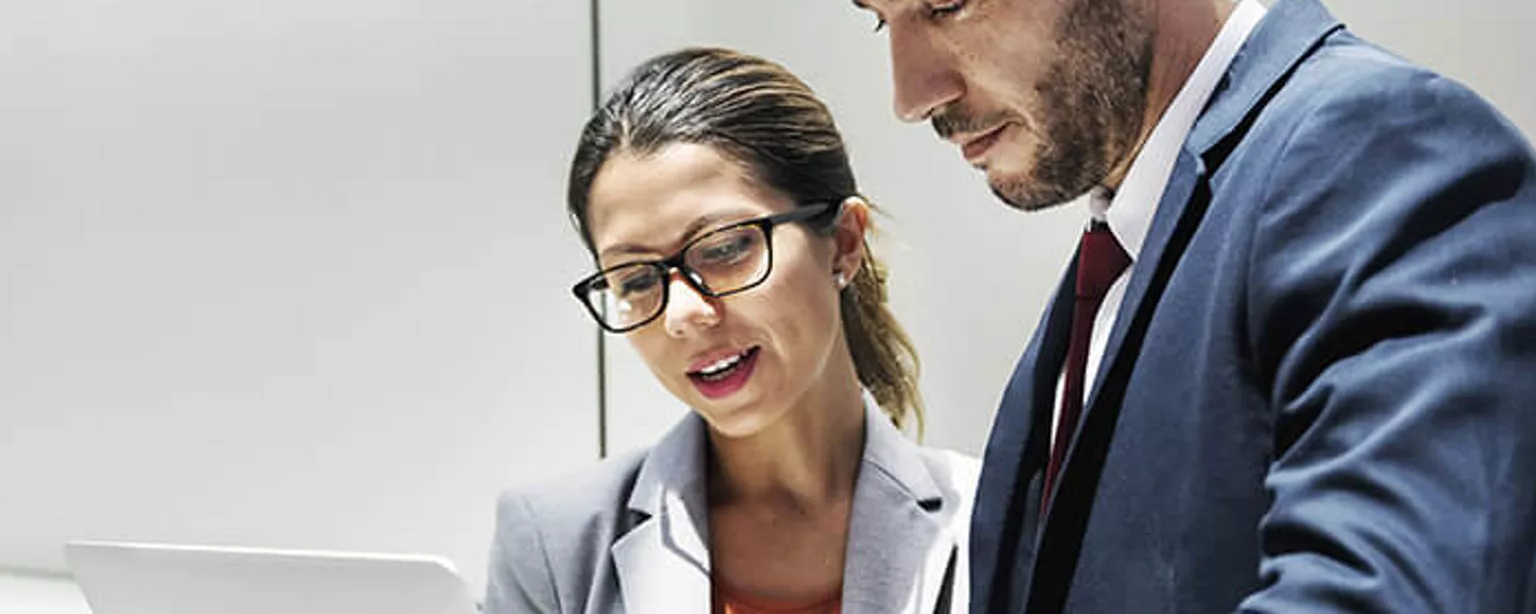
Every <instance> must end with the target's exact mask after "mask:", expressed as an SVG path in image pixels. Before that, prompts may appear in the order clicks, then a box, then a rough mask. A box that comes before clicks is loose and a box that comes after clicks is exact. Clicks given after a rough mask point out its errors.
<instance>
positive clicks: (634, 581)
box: [610, 414, 711, 614]
mask: <svg viewBox="0 0 1536 614" xmlns="http://www.w3.org/2000/svg"><path fill="white" fill-rule="evenodd" d="M705 428H706V427H705V426H704V423H703V420H701V419H700V418H699V417H698V416H696V415H692V414H690V415H688V416H687V417H686V418H684V419H683V421H682V422H681V423H679V424H678V425H677V426H676V427H674V428H673V429H672V431H671V432H669V433H668V434H667V435H666V436H664V437H663V438H662V439H661V441H659V442H657V444H656V446H655V447H654V448H652V449H651V452H650V454H648V455H647V456H646V459H645V464H644V465H643V466H641V468H640V474H639V476H638V477H637V478H636V479H635V486H634V489H633V490H632V491H631V493H630V499H629V509H630V512H631V513H633V514H635V515H636V516H637V517H639V518H640V519H641V520H640V522H639V524H637V525H636V526H635V528H633V529H631V530H630V531H629V532H628V533H625V534H624V536H623V537H620V538H619V539H618V540H617V541H615V542H614V544H613V546H612V547H611V548H610V553H611V554H612V556H613V562H614V567H615V568H616V570H617V573H618V577H619V589H620V590H621V591H622V592H623V596H624V606H625V611H627V612H628V613H629V614H676V613H684V614H689V613H692V614H707V613H708V612H709V611H710V586H711V585H710V572H709V547H708V543H709V541H708V535H709V515H708V509H709V508H708V505H707V502H706V501H705V490H704V489H705V485H706V483H705V481H704V475H705V472H704V442H705V437H706V433H705V431H704V429H705Z"/></svg>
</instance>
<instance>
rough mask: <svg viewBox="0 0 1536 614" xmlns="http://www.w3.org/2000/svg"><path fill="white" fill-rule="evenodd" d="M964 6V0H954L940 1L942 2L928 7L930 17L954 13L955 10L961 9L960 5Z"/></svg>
mask: <svg viewBox="0 0 1536 614" xmlns="http://www.w3.org/2000/svg"><path fill="white" fill-rule="evenodd" d="M963 6H965V2H964V0H956V1H954V2H944V3H940V4H934V5H930V6H929V7H928V16H929V17H943V16H945V15H948V14H950V13H954V12H955V11H958V10H960V7H963Z"/></svg>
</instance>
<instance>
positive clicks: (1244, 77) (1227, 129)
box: [1028, 0, 1343, 612]
mask: <svg viewBox="0 0 1536 614" xmlns="http://www.w3.org/2000/svg"><path fill="white" fill-rule="evenodd" d="M1342 27H1343V26H1342V25H1341V24H1339V23H1338V21H1337V20H1335V19H1334V18H1333V16H1332V15H1330V14H1328V12H1327V10H1326V9H1325V8H1323V6H1322V5H1321V4H1320V3H1318V2H1317V1H1316V0H1283V1H1281V2H1279V3H1278V4H1276V5H1275V7H1274V8H1273V9H1272V10H1271V11H1270V12H1269V14H1268V15H1267V16H1266V17H1265V19H1264V21H1263V22H1261V23H1260V24H1259V26H1258V28H1257V29H1255V31H1254V32H1253V34H1252V35H1251V36H1250V37H1249V39H1248V42H1247V43H1246V44H1245V45H1244V48H1243V49H1242V50H1241V51H1239V53H1238V56H1237V57H1236V58H1235V59H1234V60H1233V64H1232V66H1231V67H1229V68H1228V70H1227V77H1226V85H1225V86H1224V89H1218V91H1217V92H1216V94H1215V95H1214V96H1213V98H1212V100H1211V101H1210V102H1209V103H1208V104H1207V106H1206V110H1205V112H1204V113H1202V115H1201V117H1200V119H1198V120H1197V121H1196V122H1195V125H1194V126H1193V127H1192V129H1191V131H1190V135H1189V137H1188V139H1186V141H1185V146H1184V148H1183V149H1181V150H1180V152H1179V158H1178V161H1177V162H1176V163H1175V164H1174V168H1173V174H1172V176H1171V177H1170V178H1169V182H1168V186H1167V188H1166V189H1165V190H1164V193H1163V196H1162V199H1161V200H1160V202H1159V203H1158V208H1157V213H1156V214H1155V215H1154V217H1153V221H1152V226H1151V228H1150V229H1149V231H1148V234H1147V239H1146V242H1145V243H1143V245H1142V254H1141V255H1140V256H1139V257H1138V259H1137V264H1136V266H1135V267H1134V268H1133V269H1132V275H1131V280H1130V285H1129V286H1127V288H1126V294H1125V299H1124V302H1123V303H1122V305H1121V308H1120V315H1119V317H1118V318H1116V321H1115V327H1114V329H1113V330H1112V331H1111V333H1110V337H1109V342H1108V345H1107V347H1106V348H1105V352H1104V357H1103V360H1102V361H1101V362H1100V367H1099V373H1098V377H1097V379H1096V385H1095V389H1094V390H1093V391H1092V392H1091V394H1090V396H1089V398H1088V403H1087V404H1086V405H1085V406H1084V416H1083V419H1082V422H1081V426H1080V427H1079V431H1078V432H1077V434H1076V435H1075V436H1074V437H1073V439H1072V444H1071V447H1070V448H1069V449H1068V456H1067V461H1066V464H1065V465H1064V466H1063V467H1062V479H1061V480H1060V481H1059V483H1058V485H1057V489H1056V492H1055V493H1054V494H1053V495H1052V499H1051V500H1052V503H1051V509H1050V510H1049V511H1048V514H1047V517H1046V519H1045V530H1044V531H1042V532H1041V536H1040V543H1039V544H1038V546H1037V553H1038V555H1037V556H1036V557H1035V563H1036V564H1035V566H1034V570H1033V572H1032V573H1031V574H1030V578H1031V579H1030V587H1031V590H1030V591H1029V593H1028V594H1029V604H1028V611H1030V612H1057V611H1060V610H1061V608H1063V607H1064V606H1065V604H1066V599H1067V595H1068V589H1069V588H1070V586H1071V581H1072V573H1073V570H1074V569H1075V568H1076V565H1077V555H1078V550H1079V548H1080V547H1081V544H1082V537H1083V533H1084V531H1085V530H1086V529H1087V523H1088V518H1089V516H1090V513H1091V511H1092V503H1093V496H1094V491H1095V490H1096V488H1097V485H1098V479H1099V475H1100V472H1101V470H1102V469H1103V464H1104V461H1105V458H1106V456H1107V454H1108V451H1109V446H1110V440H1111V438H1112V435H1113V433H1114V428H1115V423H1116V421H1117V420H1118V418H1119V411H1120V406H1121V401H1122V399H1123V396H1124V394H1125V385H1126V383H1127V381H1128V380H1129V379H1130V373H1131V369H1132V367H1133V366H1134V364H1135V359H1136V355H1137V354H1139V353H1140V347H1141V343H1142V341H1143V338H1144V335H1145V332H1146V328H1147V326H1148V324H1149V322H1150V320H1151V316H1152V313H1153V312H1154V311H1155V309H1156V305H1157V303H1158V301H1159V299H1160V297H1161V295H1162V292H1163V289H1164V288H1165V287H1166V284H1167V282H1168V279H1169V278H1170V277H1171V276H1172V274H1173V271H1174V267H1175V265H1176V264H1177V263H1178V261H1179V259H1180V258H1181V257H1182V255H1183V252H1184V249H1185V247H1187V245H1188V243H1189V241H1190V239H1191V238H1192V237H1193V235H1194V233H1195V231H1196V230H1197V229H1198V227H1199V224H1200V221H1201V219H1202V218H1203V217H1204V215H1205V208H1206V206H1207V205H1209V204H1210V192H1209V184H1208V177H1209V176H1210V174H1211V173H1212V172H1213V171H1212V170H1211V169H1213V168H1216V167H1219V166H1220V164H1221V162H1222V161H1224V159H1225V154H1226V152H1228V151H1230V149H1231V147H1232V143H1234V142H1235V140H1236V139H1238V138H1240V137H1241V134H1242V132H1243V131H1244V129H1245V126H1247V125H1249V121H1250V119H1251V117H1252V116H1253V114H1255V113H1257V112H1258V111H1259V110H1260V109H1262V108H1263V105H1264V102H1265V101H1266V100H1267V99H1268V96H1269V95H1270V94H1271V93H1272V92H1273V91H1274V90H1275V89H1277V88H1278V87H1279V85H1280V84H1281V83H1282V82H1283V81H1284V80H1285V78H1286V77H1287V76H1288V75H1289V74H1290V72H1291V71H1292V70H1293V69H1294V68H1295V67H1296V65H1297V64H1299V63H1300V62H1301V61H1302V60H1304V59H1305V58H1306V57H1307V56H1308V55H1309V54H1310V53H1311V52H1312V50H1313V49H1315V48H1316V47H1317V45H1318V44H1319V43H1320V42H1321V41H1322V40H1323V39H1324V38H1326V37H1327V36H1329V35H1330V34H1332V33H1333V32H1335V31H1337V30H1339V29H1340V28H1342ZM1224 144H1225V145H1224ZM1208 165H1209V166H1208ZM1035 589H1038V590H1035Z"/></svg>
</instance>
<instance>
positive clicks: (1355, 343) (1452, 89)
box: [971, 0, 1536, 614]
mask: <svg viewBox="0 0 1536 614" xmlns="http://www.w3.org/2000/svg"><path fill="white" fill-rule="evenodd" d="M1072 276H1073V271H1070V270H1069V271H1068V272H1067V275H1066V279H1068V280H1070V279H1072ZM1064 287H1065V288H1068V289H1070V286H1064ZM1071 300H1072V296H1071V292H1070V291H1060V290H1059V291H1058V292H1057V297H1056V299H1055V300H1054V301H1053V304H1052V305H1051V306H1050V308H1049V309H1048V311H1047V313H1046V315H1045V316H1044V319H1043V321H1042V324H1041V326H1040V327H1039V328H1037V329H1036V332H1035V335H1034V338H1033V339H1032V340H1031V341H1030V344H1029V346H1028V349H1027V351H1026V352H1025V354H1024V356H1023V358H1022V359H1021V361H1020V362H1019V365H1018V368H1017V370H1016V371H1015V372H1014V374H1013V377H1012V380H1011V381H1010V382H1009V384H1008V389H1007V392H1006V393H1005V395H1004V398H1003V401H1002V407H1001V409H1000V411H999V413H998V415H997V418H996V422H995V424H994V426H993V430H992V435H991V439H990V441H989V442H988V444H987V450H986V457H985V465H984V468H983V470H982V476H981V481H980V486H979V489H978V494H977V501H976V509H975V515H974V517H973V520H972V533H971V537H972V557H973V558H972V573H973V583H972V599H973V601H972V612H973V613H975V614H982V613H991V612H1009V613H1012V612H1029V613H1031V614H1044V613H1050V612H1079V613H1090V612H1091V613H1098V612H1103V613H1116V614H1118V613H1138V614H1139V613H1170V614H1172V613H1178V614H1190V613H1202V612H1230V611H1243V612H1277V613H1278V612H1286V613H1292V612H1325V611H1326V612H1391V613H1409V612H1455V613H1458V614H1464V613H1472V612H1536V162H1533V155H1532V151H1531V148H1530V145H1529V143H1528V142H1527V141H1525V140H1524V139H1523V138H1522V137H1521V136H1520V134H1519V132H1518V131H1517V130H1516V129H1515V128H1514V127H1513V126H1511V125H1510V124H1509V123H1508V122H1507V121H1506V120H1504V119H1503V118H1501V117H1500V116H1499V115H1498V114H1497V113H1496V112H1495V111H1494V110H1493V109H1492V108H1490V107H1489V105H1487V104H1486V103H1485V102H1484V101H1482V100H1481V99H1479V98H1478V97H1477V96H1476V95H1474V94H1472V93H1471V92H1469V91H1468V90H1467V89H1466V88H1464V87H1462V86H1460V85H1458V84H1456V83H1453V82H1451V81H1448V80H1446V79H1444V78H1442V77H1439V76H1437V75H1435V74H1432V73H1430V72H1428V71H1426V70H1424V69H1422V68H1419V67H1416V66H1413V65H1411V64H1409V63H1407V62H1405V61H1403V60H1402V59H1399V58H1397V57H1395V56H1393V55H1391V54H1389V53H1387V52H1385V51H1382V50H1381V49H1378V48H1375V47H1372V46H1370V45H1368V44H1366V43H1364V42H1363V41H1361V40H1359V39H1358V38H1356V37H1354V36H1353V35H1352V34H1350V33H1349V32H1348V31H1346V30H1345V29H1344V28H1343V26H1342V25H1340V24H1339V23H1338V22H1337V21H1336V20H1335V19H1334V18H1333V17H1332V16H1331V15H1329V14H1328V12H1327V11H1326V10H1325V9H1324V8H1323V7H1322V6H1321V5H1320V4H1318V3H1317V2H1316V1H1315V0H1283V1H1282V2H1280V3H1279V4H1278V5H1277V6H1276V7H1275V8H1274V9H1272V10H1271V11H1270V13H1269V15H1268V16H1267V17H1266V18H1265V20H1264V21H1263V22H1262V23H1261V24H1260V25H1259V27H1258V29H1257V30H1255V32H1254V33H1253V34H1252V36H1251V37H1250V38H1249V40H1248V43H1247V44H1246V45H1245V46H1244V48H1243V50H1242V51H1241V52H1240V53H1239V54H1238V56H1237V58H1236V60H1235V61H1234V62H1233V64H1232V66H1231V68H1230V69H1229V71H1228V73H1227V74H1226V76H1225V77H1224V79H1223V81H1222V82H1221V84H1220V85H1219V86H1218V88H1217V91H1216V93H1215V94H1214V96H1213V97H1212V99H1211V101H1210V103H1209V104H1208V105H1207V107H1206V108H1205V110H1204V111H1203V113H1202V115H1201V116H1200V119H1199V120H1198V121H1197V123H1196V124H1195V126H1194V128H1193V131H1192V132H1191V134H1190V136H1189V138H1188V140H1187V141H1186V142H1185V144H1184V147H1183V150H1182V152H1181V153H1180V155H1179V159H1178V161H1177V163H1176V165H1175V168H1174V171H1173V175H1172V178H1171V180H1170V182H1169V184H1168V188H1167V191H1166V192H1165V194H1164V196H1163V198H1162V200H1161V202H1160V205H1159V206H1158V210H1157V214H1156V216H1155V217H1154V219H1153V222H1152V226H1151V230H1150V232H1149V235H1148V237H1147V241H1146V243H1145V245H1144V247H1143V249H1142V252H1141V254H1140V257H1139V258H1138V260H1137V263H1136V266H1135V268H1134V270H1133V271H1132V274H1131V279H1130V282H1129V286H1128V290H1127V293H1126V298H1125V302H1124V304H1123V305H1122V307H1121V311H1120V316H1119V319H1118V321H1117V322H1116V324H1115V327H1114V329H1113V330H1112V331H1111V333H1110V340H1109V346H1108V349H1107V351H1106V353H1105V355H1104V360H1103V363H1102V366H1101V371H1100V372H1099V375H1098V384H1097V388H1096V390H1094V391H1092V392H1091V394H1090V398H1089V401H1088V404H1087V408H1086V414H1085V416H1084V418H1083V423H1082V426H1081V428H1080V430H1079V432H1078V433H1077V434H1076V436H1075V438H1074V439H1073V443H1072V445H1071V448H1070V449H1069V453H1068V454H1069V457H1068V461H1067V463H1066V465H1065V467H1064V469H1063V477H1062V479H1061V481H1060V483H1059V486H1058V487H1057V490H1056V492H1055V493H1054V494H1053V496H1052V501H1053V503H1052V509H1051V510H1050V512H1049V515H1048V516H1046V517H1045V518H1044V519H1041V518H1040V517H1039V513H1038V508H1039V502H1040V498H1041V497H1040V495H1041V493H1040V488H1041V481H1042V480H1041V473H1042V469H1043V468H1044V467H1045V464H1046V456H1047V449H1048V447H1047V446H1048V442H1047V435H1048V433H1049V431H1050V429H1049V427H1048V420H1049V419H1050V415H1051V405H1052V402H1053V399H1054V394H1053V392H1054V387H1055V384H1056V381H1057V376H1058V374H1059V373H1060V370H1061V365H1062V360H1063V356H1064V354H1065V350H1066V346H1067V333H1068V328H1069V320H1070V318H1071V311H1072V309H1071Z"/></svg>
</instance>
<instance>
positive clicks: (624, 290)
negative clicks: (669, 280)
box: [619, 273, 656, 296]
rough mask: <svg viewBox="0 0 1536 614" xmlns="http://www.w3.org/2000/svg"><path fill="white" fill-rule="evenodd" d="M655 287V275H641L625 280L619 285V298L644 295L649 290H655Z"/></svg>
mask: <svg viewBox="0 0 1536 614" xmlns="http://www.w3.org/2000/svg"><path fill="white" fill-rule="evenodd" d="M655 287H656V275H654V274H651V273H642V274H639V275H635V276H633V277H630V278H628V279H625V280H624V281H623V282H622V283H620V284H619V296H633V295H636V294H644V293H645V292H647V291H649V290H650V289H651V288H655Z"/></svg>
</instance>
